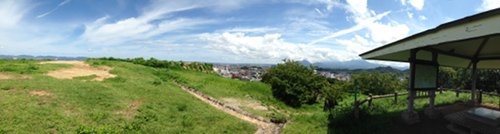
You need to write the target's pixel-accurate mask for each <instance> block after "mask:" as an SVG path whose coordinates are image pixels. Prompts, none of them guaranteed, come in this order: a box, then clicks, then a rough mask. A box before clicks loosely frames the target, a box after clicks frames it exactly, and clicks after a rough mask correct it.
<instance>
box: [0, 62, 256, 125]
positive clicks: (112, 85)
mask: <svg viewBox="0 0 500 134" xmlns="http://www.w3.org/2000/svg"><path fill="white" fill-rule="evenodd" d="M2 62H3V63H2V64H1V65H2V66H19V67H21V68H23V66H29V64H33V65H36V66H38V67H39V69H38V70H41V71H40V72H43V71H44V70H46V69H45V68H50V69H49V70H56V69H57V68H61V67H67V66H66V65H64V66H61V65H53V64H44V65H38V64H36V62H38V61H29V63H19V62H20V61H2ZM87 62H89V63H95V64H99V65H103V64H104V65H107V66H111V67H114V68H115V69H114V70H112V71H111V73H114V74H117V75H118V77H115V78H109V79H105V80H104V81H81V80H74V79H55V78H53V77H50V76H45V75H42V73H38V72H37V71H35V72H36V73H31V76H32V78H31V79H1V80H0V86H2V87H4V86H5V87H9V89H8V90H0V98H2V101H0V107H1V108H2V109H1V110H0V133H75V132H78V133H98V132H101V133H104V132H105V133H113V132H116V133H137V132H142V133H254V132H255V131H256V126H254V125H252V124H250V123H247V122H245V121H243V120H240V119H238V118H236V117H233V116H231V115H229V114H226V113H224V112H221V111H218V110H217V109H215V108H213V107H211V106H210V105H207V104H206V103H204V102H202V101H201V100H198V99H196V98H195V97H194V96H192V95H190V94H189V93H187V92H185V91H183V90H182V89H180V87H179V86H178V85H176V84H174V83H173V82H171V81H162V80H161V79H160V78H159V77H157V76H155V75H154V73H156V71H155V69H153V68H151V67H144V66H140V65H133V64H131V63H126V62H118V61H102V60H88V61H87ZM2 73H4V72H2ZM7 73H12V74H16V73H17V74H20V72H19V71H8V72H7Z"/></svg>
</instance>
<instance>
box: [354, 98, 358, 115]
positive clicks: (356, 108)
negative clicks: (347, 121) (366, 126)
mask: <svg viewBox="0 0 500 134" xmlns="http://www.w3.org/2000/svg"><path fill="white" fill-rule="evenodd" d="M354 118H356V119H359V101H355V102H354Z"/></svg>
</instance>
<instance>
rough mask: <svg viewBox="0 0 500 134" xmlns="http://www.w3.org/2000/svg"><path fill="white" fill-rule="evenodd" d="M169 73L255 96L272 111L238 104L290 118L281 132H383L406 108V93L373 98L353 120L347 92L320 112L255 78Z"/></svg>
mask: <svg viewBox="0 0 500 134" xmlns="http://www.w3.org/2000/svg"><path fill="white" fill-rule="evenodd" d="M167 72H168V74H170V75H172V77H174V78H176V79H178V80H179V81H180V82H181V83H183V84H186V85H188V86H190V87H192V88H194V89H196V90H198V91H200V92H203V93H205V94H207V95H209V96H212V97H215V98H217V99H219V100H221V99H223V98H228V97H233V98H238V99H241V100H252V99H255V100H258V101H260V102H261V103H262V104H263V105H265V106H267V107H268V108H269V109H270V111H272V112H273V113H267V112H266V111H258V110H253V109H251V108H248V107H240V108H241V109H243V110H246V111H247V112H251V113H254V114H257V115H261V116H264V117H267V118H273V117H276V116H283V118H286V119H288V120H290V122H288V123H287V125H286V127H285V128H284V129H283V131H282V132H283V133H339V134H343V133H387V131H388V129H390V127H387V126H391V125H392V121H393V120H394V119H397V118H399V117H400V116H401V113H402V112H403V111H405V110H406V109H407V107H408V106H407V103H408V101H407V100H406V97H407V95H400V96H398V104H394V98H382V99H376V100H373V105H372V107H368V104H367V103H365V104H363V105H362V106H361V107H360V109H361V111H360V118H361V119H360V120H354V114H353V113H354V111H353V109H354V106H353V105H354V95H353V94H349V93H347V94H346V96H348V97H347V98H344V99H343V101H341V102H340V103H339V105H338V106H336V107H335V108H334V109H332V110H331V111H330V112H323V102H321V101H318V102H317V103H316V104H314V105H306V106H303V107H301V108H293V107H289V106H287V105H285V104H284V103H282V102H281V101H279V100H276V99H275V98H274V97H273V96H272V93H271V89H270V86H269V85H266V84H263V83H259V82H244V81H239V80H232V79H227V78H223V77H220V76H217V75H215V74H206V73H202V72H196V71H185V70H171V71H167ZM436 95H437V96H436V100H435V105H436V106H442V105H448V104H453V103H456V102H466V101H467V100H468V99H470V94H468V93H461V94H460V96H459V97H456V96H455V92H451V91H448V92H443V93H442V94H439V93H438V92H437V93H436ZM367 97H368V96H367V95H359V96H358V100H364V99H366V98H367ZM498 100H499V98H498V97H490V96H487V95H485V96H483V102H488V103H490V102H491V103H494V104H496V105H498ZM428 106H429V99H417V100H416V101H415V109H416V110H417V111H419V112H423V110H424V108H425V107H428Z"/></svg>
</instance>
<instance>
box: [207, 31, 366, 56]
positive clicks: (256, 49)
mask: <svg viewBox="0 0 500 134" xmlns="http://www.w3.org/2000/svg"><path fill="white" fill-rule="evenodd" d="M200 39H201V40H202V41H206V42H208V43H209V46H207V47H206V48H208V49H212V50H217V51H221V52H223V53H227V54H232V55H235V56H236V57H243V58H247V59H253V60H259V59H271V60H274V62H278V61H279V60H281V59H283V58H289V59H294V60H308V61H311V62H318V61H348V60H351V59H353V58H356V57H357V55H354V54H349V53H344V52H343V51H339V50H333V49H330V48H323V47H318V46H314V45H305V44H295V43H290V42H286V41H285V40H284V39H282V38H281V34H266V35H263V36H247V35H245V34H244V33H212V34H202V35H200Z"/></svg>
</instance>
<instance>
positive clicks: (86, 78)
mask: <svg viewBox="0 0 500 134" xmlns="http://www.w3.org/2000/svg"><path fill="white" fill-rule="evenodd" d="M94 78H97V75H95V74H93V75H87V76H77V77H73V79H76V80H91V79H94Z"/></svg>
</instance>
